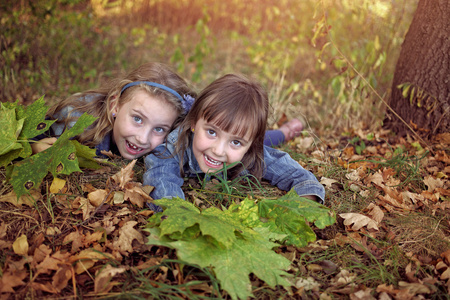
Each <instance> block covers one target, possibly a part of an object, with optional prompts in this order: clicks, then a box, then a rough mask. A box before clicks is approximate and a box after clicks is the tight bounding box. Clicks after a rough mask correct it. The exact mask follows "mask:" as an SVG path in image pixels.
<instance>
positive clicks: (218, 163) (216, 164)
mask: <svg viewBox="0 0 450 300" xmlns="http://www.w3.org/2000/svg"><path fill="white" fill-rule="evenodd" d="M203 156H204V157H205V160H206V162H207V163H208V164H209V165H211V166H212V167H219V166H221V165H222V164H223V162H221V161H218V160H215V159H212V158H211V157H209V156H208V155H206V154H204V155H203Z"/></svg>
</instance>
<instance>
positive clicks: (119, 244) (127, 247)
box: [113, 221, 144, 255]
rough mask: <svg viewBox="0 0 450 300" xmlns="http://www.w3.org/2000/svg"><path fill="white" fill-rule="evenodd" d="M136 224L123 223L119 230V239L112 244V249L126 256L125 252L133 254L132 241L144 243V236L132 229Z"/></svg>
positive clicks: (130, 222) (131, 222)
mask: <svg viewBox="0 0 450 300" xmlns="http://www.w3.org/2000/svg"><path fill="white" fill-rule="evenodd" d="M136 224H137V222H136V221H128V222H127V223H125V225H123V226H122V228H120V229H119V239H118V240H117V241H114V242H113V245H114V247H115V248H116V249H118V250H119V251H120V253H122V254H123V255H128V254H127V252H129V253H131V252H133V246H132V242H133V240H137V241H138V242H139V243H141V244H143V243H144V236H143V235H142V234H141V233H140V232H139V231H137V230H136V229H134V228H133V227H134V226H135V225H136Z"/></svg>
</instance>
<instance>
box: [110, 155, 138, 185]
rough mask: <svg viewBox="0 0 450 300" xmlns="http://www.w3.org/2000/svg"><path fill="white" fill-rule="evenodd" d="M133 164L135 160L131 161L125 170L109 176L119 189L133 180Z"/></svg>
mask: <svg viewBox="0 0 450 300" xmlns="http://www.w3.org/2000/svg"><path fill="white" fill-rule="evenodd" d="M135 164H136V159H133V160H132V161H131V162H130V163H129V164H128V165H127V166H126V167H125V168H122V169H121V170H120V171H119V172H117V173H116V174H114V175H113V176H111V179H112V180H114V182H115V183H116V184H118V185H119V187H120V189H123V188H124V187H125V184H127V183H128V182H130V181H131V180H132V179H133V176H134V171H133V167H134V165H135Z"/></svg>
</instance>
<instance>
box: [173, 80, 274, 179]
mask: <svg viewBox="0 0 450 300" xmlns="http://www.w3.org/2000/svg"><path fill="white" fill-rule="evenodd" d="M268 113H269V100H268V97H267V93H266V91H265V90H264V89H263V88H262V87H261V85H259V84H258V83H257V82H256V81H253V80H250V79H248V78H246V77H245V76H243V75H236V74H228V75H225V76H223V77H221V78H219V79H217V80H215V81H214V82H212V83H211V84H210V85H209V86H207V87H206V88H205V89H204V90H203V91H202V92H200V95H199V96H198V98H197V99H196V100H195V102H194V105H193V106H192V109H191V110H190V111H189V113H188V114H187V116H186V117H185V118H184V120H183V121H182V123H181V125H180V133H179V136H178V141H177V143H176V154H179V156H180V170H181V174H183V165H184V163H185V162H184V155H183V154H184V152H185V151H186V149H187V147H190V143H191V142H192V137H193V133H192V131H191V127H192V126H193V125H194V124H196V122H197V121H198V120H199V119H201V118H203V119H205V121H206V122H208V123H212V124H214V125H215V126H217V127H219V128H220V129H221V130H224V131H227V132H231V133H233V134H235V135H238V136H245V135H246V134H247V132H249V131H250V136H251V139H252V140H253V142H252V144H251V146H250V148H249V150H248V151H247V153H245V155H244V157H243V158H242V161H241V162H242V164H239V165H238V166H236V167H234V168H232V169H230V170H229V176H230V177H231V178H233V177H236V176H237V175H239V173H241V172H242V171H243V170H244V169H246V170H248V171H249V172H250V174H252V175H254V176H255V177H256V178H258V179H260V178H261V176H262V173H263V168H264V151H263V145H264V134H265V131H266V126H267V116H268ZM183 175H184V174H183Z"/></svg>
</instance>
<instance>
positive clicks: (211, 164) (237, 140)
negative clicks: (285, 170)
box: [192, 118, 253, 173]
mask: <svg viewBox="0 0 450 300" xmlns="http://www.w3.org/2000/svg"><path fill="white" fill-rule="evenodd" d="M192 129H194V139H193V144H192V150H193V153H194V156H195V158H196V159H197V162H198V164H199V166H200V169H201V170H202V171H203V172H204V173H208V172H215V171H217V170H220V169H221V168H222V167H223V164H224V163H226V164H227V165H228V164H232V163H234V162H238V161H241V160H242V158H243V157H244V155H245V154H246V153H247V151H248V150H249V148H250V146H251V145H252V142H253V140H252V137H251V133H250V131H248V132H247V133H246V134H245V135H244V136H238V135H235V134H233V133H231V132H227V131H224V130H222V129H220V128H219V127H218V126H216V125H215V124H213V123H208V122H207V121H206V120H205V119H203V118H201V119H199V120H198V121H197V122H196V123H195V126H193V127H192Z"/></svg>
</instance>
